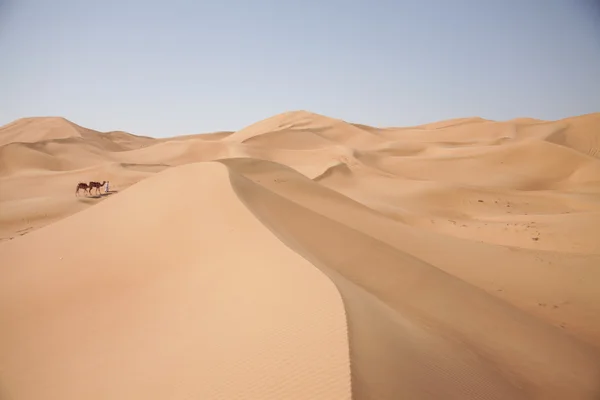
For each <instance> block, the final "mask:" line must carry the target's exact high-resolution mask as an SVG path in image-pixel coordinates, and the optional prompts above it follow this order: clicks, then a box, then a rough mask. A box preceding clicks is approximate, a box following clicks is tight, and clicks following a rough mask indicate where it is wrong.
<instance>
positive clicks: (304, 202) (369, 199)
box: [0, 111, 600, 399]
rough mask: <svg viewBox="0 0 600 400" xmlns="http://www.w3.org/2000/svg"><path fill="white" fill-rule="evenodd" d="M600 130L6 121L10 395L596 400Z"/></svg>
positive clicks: (574, 123)
mask: <svg viewBox="0 0 600 400" xmlns="http://www.w3.org/2000/svg"><path fill="white" fill-rule="evenodd" d="M599 132H600V113H598V114H589V115H583V116H577V117H573V118H567V119H564V120H560V121H540V120H535V119H531V118H518V119H514V120H511V121H490V120H485V119H482V118H459V119H454V120H450V121H440V122H436V123H431V124H425V125H421V126H414V127H404V128H376V127H370V126H366V125H361V124H356V123H350V122H346V121H342V120H339V119H333V118H329V117H326V116H323V115H319V114H314V113H310V112H307V111H295V112H288V113H283V114H280V115H276V116H273V117H271V118H268V119H266V120H264V121H260V122H258V123H256V124H253V125H251V126H248V127H247V128H244V129H242V130H240V131H237V132H217V133H214V134H210V135H206V136H204V135H186V136H178V137H172V138H165V139H153V138H149V137H143V136H136V135H133V134H131V133H127V132H120V131H115V132H106V133H102V132H98V131H93V130H90V129H87V128H83V127H81V126H79V125H76V124H73V123H71V122H70V121H68V120H65V119H63V118H27V119H22V120H18V121H15V122H13V123H11V124H9V125H7V126H5V127H1V128H0V239H1V240H0V265H1V268H0V326H2V329H1V330H0V399H5V398H6V399H39V398H44V399H82V398H85V399H106V398H111V399H113V398H115V399H116V398H124V399H125V398H126V399H142V398H143V399H187V398H203V399H235V398H240V399H241V398H243V399H281V398H286V399H288V398H289V399H350V398H352V399H398V398H409V399H440V398H444V399H597V398H600V318H598V315H600V291H599V290H598V284H597V282H599V281H600V270H599V269H598V265H600V245H599V244H598V237H599V234H600V201H599V200H600V153H599V152H598V149H599V148H600V147H599V143H600V136H599V135H600V134H599ZM92 180H94V181H100V182H102V181H110V189H111V192H110V193H102V194H101V195H95V196H90V195H81V196H79V197H76V196H75V186H76V184H77V182H79V181H82V182H88V181H92Z"/></svg>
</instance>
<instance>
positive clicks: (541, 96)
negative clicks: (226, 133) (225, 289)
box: [0, 0, 600, 137]
mask: <svg viewBox="0 0 600 400" xmlns="http://www.w3.org/2000/svg"><path fill="white" fill-rule="evenodd" d="M0 3H3V4H2V6H1V7H0V124H5V123H8V122H10V121H12V120H14V119H17V118H20V117H26V116H48V115H53V116H54V115H58V116H64V117H66V118H68V119H70V120H72V121H73V122H76V123H78V124H81V125H83V126H86V127H89V128H92V129H97V130H101V131H107V130H125V131H129V132H132V133H136V134H143V135H150V136H157V137H159V136H173V135H178V134H187V133H201V132H210V131H217V130H236V129H240V128H242V127H244V126H246V125H249V124H251V123H254V122H256V121H259V120H261V119H264V118H267V117H269V116H272V115H274V114H277V113H280V112H284V111H288V110H298V109H304V110H309V111H313V112H317V113H320V114H325V115H329V116H332V117H336V118H342V119H345V120H348V121H351V122H358V123H364V124H370V125H375V126H406V125H414V124H420V123H426V122H434V121H438V120H443V119H449V118H459V117H466V116H482V117H484V118H490V119H496V120H504V119H510V118H515V117H521V116H528V117H534V118H541V119H560V118H563V117H567V116H572V115H579V114H586V113H590V112H597V111H600V12H599V10H600V4H599V3H598V1H594V0H437V1H435V0H412V1H408V0H372V1H366V0H303V1H291V0H254V1H249V0H248V1H242V0H213V1H202V0H190V1H184V0H170V1H153V0H104V1H92V0H54V1H51V0H0Z"/></svg>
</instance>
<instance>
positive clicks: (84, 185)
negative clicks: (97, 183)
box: [75, 182, 92, 196]
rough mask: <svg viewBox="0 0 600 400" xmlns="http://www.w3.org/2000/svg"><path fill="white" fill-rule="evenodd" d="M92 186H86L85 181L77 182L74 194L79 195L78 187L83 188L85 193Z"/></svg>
mask: <svg viewBox="0 0 600 400" xmlns="http://www.w3.org/2000/svg"><path fill="white" fill-rule="evenodd" d="M91 188H92V187H91V186H88V184H87V183H83V182H79V183H78V184H77V190H75V196H79V189H83V192H84V193H87V192H88V190H90V189H91Z"/></svg>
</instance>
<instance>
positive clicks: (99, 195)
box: [80, 190, 119, 201]
mask: <svg viewBox="0 0 600 400" xmlns="http://www.w3.org/2000/svg"><path fill="white" fill-rule="evenodd" d="M115 193H119V191H118V190H109V191H108V192H104V193H100V194H93V195H87V196H85V197H83V198H81V199H80V200H84V199H101V198H103V197H108V196H110V195H112V194H115ZM84 201H85V200H84Z"/></svg>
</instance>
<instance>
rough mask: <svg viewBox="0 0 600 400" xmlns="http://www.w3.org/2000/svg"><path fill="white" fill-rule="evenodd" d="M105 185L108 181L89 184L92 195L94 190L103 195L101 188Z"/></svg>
mask: <svg viewBox="0 0 600 400" xmlns="http://www.w3.org/2000/svg"><path fill="white" fill-rule="evenodd" d="M105 184H106V181H102V183H100V182H90V184H89V188H90V194H91V193H92V189H96V193H98V194H101V192H100V188H101V187H102V186H104V185H105Z"/></svg>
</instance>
